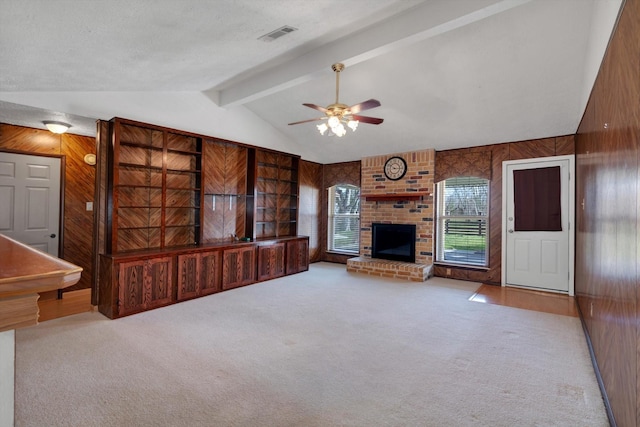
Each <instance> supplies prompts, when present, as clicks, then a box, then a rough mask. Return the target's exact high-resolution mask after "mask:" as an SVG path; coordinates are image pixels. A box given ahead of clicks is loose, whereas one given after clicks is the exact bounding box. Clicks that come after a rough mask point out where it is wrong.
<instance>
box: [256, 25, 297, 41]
mask: <svg viewBox="0 0 640 427" xmlns="http://www.w3.org/2000/svg"><path fill="white" fill-rule="evenodd" d="M296 30H297V28H293V27H291V26H289V25H285V26H284V27H280V28H278V29H277V30H273V31H271V32H270V33H267V34H265V35H264V36H262V37H258V40H262V41H263V42H272V41H274V40H275V39H277V38H280V37H282V36H284V35H287V34H289V33H292V32H294V31H296Z"/></svg>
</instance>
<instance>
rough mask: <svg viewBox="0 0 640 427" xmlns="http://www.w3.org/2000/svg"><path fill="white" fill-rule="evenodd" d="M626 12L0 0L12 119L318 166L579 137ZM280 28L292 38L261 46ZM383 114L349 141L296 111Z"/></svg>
mask: <svg viewBox="0 0 640 427" xmlns="http://www.w3.org/2000/svg"><path fill="white" fill-rule="evenodd" d="M620 4H621V0H422V1H421V0H393V1H390V0H347V1H345V0H314V1H309V0H234V1H231V0H210V1H205V0H128V1H122V0H110V1H107V2H98V1H93V0H75V1H74V0H28V1H25V0H0V122H4V123H12V124H19V125H24V126H31V127H42V123H41V122H42V120H48V119H58V120H63V121H68V122H69V123H71V124H72V126H73V128H72V131H73V132H76V133H79V134H85V135H93V134H94V133H95V125H94V121H95V119H104V120H108V119H110V118H112V117H114V116H119V117H126V118H131V119H135V120H140V121H145V122H149V123H155V124H160V125H165V126H169V127H173V128H177V129H183V130H188V131H193V132H198V133H203V134H206V135H211V136H217V137H221V138H226V139H231V140H235V141H238V142H244V143H248V144H254V145H258V146H265V147H270V148H275V149H281V150H284V151H288V152H292V153H296V154H301V155H302V156H303V158H305V159H308V160H313V161H318V162H322V163H329V162H339V161H346V160H355V159H360V158H362V157H365V156H370V155H377V154H385V153H394V152H403V151H411V150H417V149H425V148H435V149H439V150H441V149H449V148H458V147H465V146H474V145H484V144H492V143H499V142H506V141H517V140H524V139H533V138H543V137H548V136H555V135H564V134H571V133H575V131H576V129H577V126H578V124H579V121H580V119H581V117H582V113H583V111H584V107H585V105H586V101H587V98H588V96H589V93H590V90H591V87H592V84H593V81H594V79H595V76H596V73H597V70H598V67H599V65H600V61H601V59H602V55H603V53H604V49H605V48H606V44H607V41H608V39H609V37H610V34H611V31H612V28H613V25H614V23H615V19H616V16H617V13H618V9H619V8H620ZM283 25H290V26H293V27H295V28H298V30H297V31H295V32H293V33H290V34H288V35H286V36H284V37H282V38H280V39H277V40H275V41H272V42H270V43H265V42H263V41H260V40H258V38H259V37H260V36H262V35H264V34H266V33H268V32H270V31H272V30H274V29H276V28H279V27H281V26H283ZM335 62H343V63H344V64H346V66H347V67H346V69H345V70H344V72H343V73H342V74H341V82H340V83H341V84H340V101H341V102H343V103H345V104H348V105H352V104H356V103H359V102H361V101H364V100H366V99H369V98H376V99H378V100H380V102H381V103H382V106H381V107H379V108H376V109H372V110H369V111H366V112H363V113H362V114H363V115H370V116H374V117H381V118H384V123H383V124H381V125H379V126H374V125H367V124H361V125H360V127H359V129H358V130H357V131H356V132H355V133H351V132H350V131H349V133H348V134H347V135H346V136H344V137H343V138H337V137H326V136H324V137H322V136H320V135H319V134H318V132H317V130H316V129H315V126H314V124H313V123H307V124H301V125H297V126H288V125H287V123H289V122H293V121H299V120H305V119H310V118H315V117H320V116H321V113H319V112H318V111H315V110H312V109H309V108H306V107H303V106H302V105H301V104H302V103H314V104H318V105H322V106H326V105H328V104H330V103H332V102H334V100H335V77H334V74H333V72H332V71H331V64H332V63H335Z"/></svg>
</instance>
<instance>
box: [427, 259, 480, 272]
mask: <svg viewBox="0 0 640 427" xmlns="http://www.w3.org/2000/svg"><path fill="white" fill-rule="evenodd" d="M433 265H436V266H439V267H450V268H463V269H465V270H476V271H489V270H490V268H489V267H487V266H484V265H474V264H458V263H455V262H442V261H436V262H434V263H433Z"/></svg>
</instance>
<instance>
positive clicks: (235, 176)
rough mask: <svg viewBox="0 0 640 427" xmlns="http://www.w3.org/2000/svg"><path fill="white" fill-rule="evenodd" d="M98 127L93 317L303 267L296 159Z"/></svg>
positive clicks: (162, 133) (184, 135) (118, 123)
mask: <svg viewBox="0 0 640 427" xmlns="http://www.w3.org/2000/svg"><path fill="white" fill-rule="evenodd" d="M99 129H100V132H99V135H98V148H99V150H100V151H101V152H102V153H107V159H106V160H104V159H102V158H101V161H100V171H98V173H97V174H96V176H97V177H98V178H97V179H98V183H97V186H96V187H97V188H98V190H99V192H100V195H99V196H98V198H97V200H98V201H100V203H97V205H98V206H100V207H101V208H102V210H101V212H99V213H98V215H97V218H98V219H99V221H98V222H99V223H100V226H99V229H102V230H105V231H104V233H98V236H97V239H98V243H97V245H96V246H97V247H98V248H100V249H99V253H100V256H99V264H98V280H97V281H96V282H95V284H94V292H93V293H94V294H95V295H97V301H96V302H97V305H98V308H99V310H100V312H101V313H103V314H105V315H106V316H108V317H110V318H116V317H121V316H126V315H129V314H134V313H138V312H141V311H145V310H150V309H153V308H156V307H161V306H165V305H168V304H173V303H175V302H179V301H183V300H187V299H191V298H197V297H200V296H203V295H207V294H210V293H215V292H220V291H224V290H228V289H232V288H235V287H238V286H244V285H249V284H251V283H255V282H256V281H262V280H269V279H273V278H276V277H280V276H282V275H285V274H294V273H298V272H300V271H305V270H307V269H308V267H309V238H308V237H306V236H297V235H296V233H297V216H298V192H299V187H298V162H299V157H298V156H294V155H290V154H286V153H280V152H276V151H271V150H268V149H260V148H257V147H252V146H248V145H244V144H239V143H234V142H231V141H225V140H220V139H215V138H211V137H207V136H202V135H196V134H192V133H189V132H182V131H178V130H175V129H168V128H164V127H160V126H156V125H149V124H145V123H139V122H134V121H131V120H126V119H120V118H114V119H112V120H111V121H109V122H101V124H100V126H99ZM102 192H104V193H102ZM102 194H104V196H103V195H102ZM92 298H93V297H92ZM92 301H93V300H92Z"/></svg>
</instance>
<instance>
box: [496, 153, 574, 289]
mask: <svg viewBox="0 0 640 427" xmlns="http://www.w3.org/2000/svg"><path fill="white" fill-rule="evenodd" d="M557 168H559V175H560V182H559V183H557V184H554V185H553V188H552V189H550V191H540V189H541V187H540V186H542V185H549V184H543V183H542V182H541V181H538V182H536V181H533V187H534V188H535V191H528V190H525V189H524V188H526V187H524V186H523V184H520V187H519V189H517V191H518V192H519V194H518V200H519V203H520V206H519V207H518V209H516V206H515V202H514V200H515V197H514V189H515V188H516V185H514V173H516V171H525V172H526V171H531V170H534V169H540V170H542V169H545V170H546V171H553V173H557V172H558V169H557ZM573 168H574V159H573V156H558V157H550V158H540V159H527V160H518V161H508V162H504V163H503V236H504V237H503V239H502V241H503V248H502V249H503V251H502V253H503V263H502V265H503V269H502V271H503V273H502V283H503V285H512V286H522V287H528V288H537V289H542V290H550V291H555V292H563V293H568V294H569V295H573V292H574V287H573V257H574V255H573V253H574V250H573V240H574V237H573V236H574V231H573V229H572V222H573V217H574V197H575V196H574V193H575V191H574V188H573V184H572V183H571V178H572V176H573V175H574V173H573ZM520 176H522V175H520ZM557 185H559V186H560V188H559V191H560V196H559V203H560V218H559V222H558V219H557V216H556V220H555V223H556V225H557V226H558V228H556V229H555V230H556V231H549V230H548V229H546V228H545V227H532V228H535V230H527V229H526V227H519V226H518V222H519V223H520V224H523V223H524V222H525V220H524V219H523V217H527V220H528V221H529V222H530V223H533V222H536V219H535V218H532V216H535V215H539V214H538V213H534V212H535V211H536V209H529V208H526V209H524V210H523V208H522V206H525V205H528V204H533V205H536V203H537V202H539V200H540V199H539V198H538V199H536V197H545V195H546V194H547V193H553V192H554V191H557ZM536 187H537V188H536ZM532 193H536V194H537V195H536V196H534V195H533V194H532ZM523 198H524V199H526V200H527V201H526V204H525V203H524V202H523V201H522V200H523ZM518 215H520V218H518ZM519 219H520V221H518V220H519ZM542 222H544V221H542ZM537 228H542V229H543V230H542V231H540V230H537ZM550 228H553V227H550Z"/></svg>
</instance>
